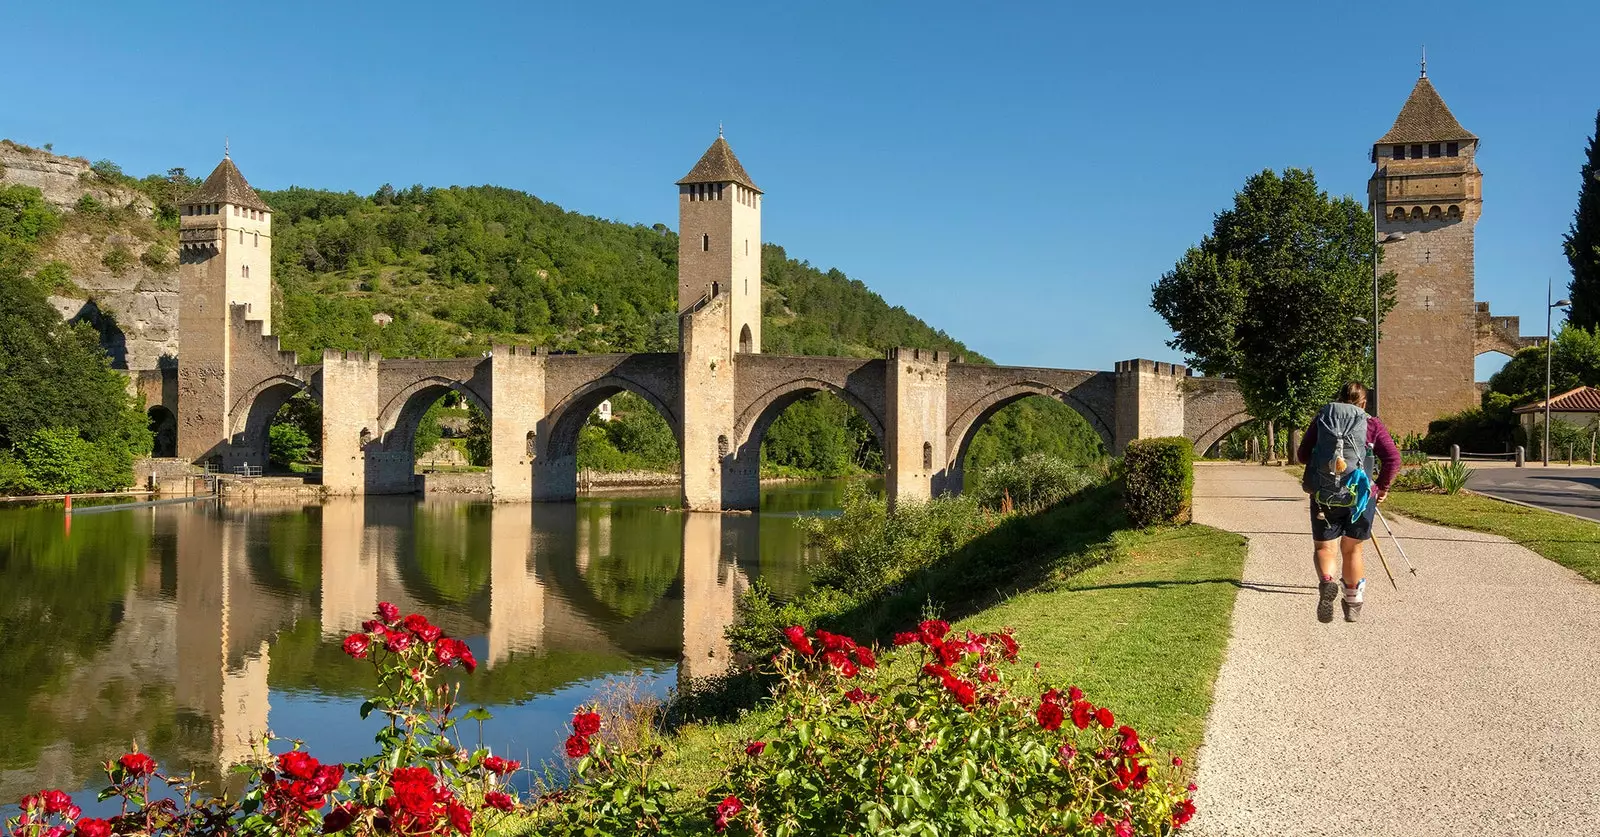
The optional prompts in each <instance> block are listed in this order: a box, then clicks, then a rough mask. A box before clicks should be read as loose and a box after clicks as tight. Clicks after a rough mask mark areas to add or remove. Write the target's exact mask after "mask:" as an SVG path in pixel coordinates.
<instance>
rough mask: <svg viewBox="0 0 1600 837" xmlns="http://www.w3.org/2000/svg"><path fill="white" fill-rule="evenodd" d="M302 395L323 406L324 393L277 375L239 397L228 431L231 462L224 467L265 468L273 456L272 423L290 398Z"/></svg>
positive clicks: (308, 385)
mask: <svg viewBox="0 0 1600 837" xmlns="http://www.w3.org/2000/svg"><path fill="white" fill-rule="evenodd" d="M302 392H303V393H306V394H307V395H308V396H309V397H310V398H311V399H312V400H313V401H315V402H317V404H318V405H319V406H320V405H321V403H322V393H320V392H317V391H316V389H315V388H313V387H312V386H311V385H310V384H309V383H307V382H306V381H303V380H301V379H299V378H296V377H293V376H291V375H274V376H272V377H270V378H268V379H266V380H264V381H262V382H260V383H258V384H256V385H255V386H253V387H251V388H250V389H249V390H247V391H246V392H245V393H244V395H241V396H239V398H238V399H236V400H235V401H234V403H233V409H232V410H230V411H229V415H230V416H232V419H233V426H232V427H230V428H229V429H228V430H229V436H228V438H229V439H230V440H231V442H232V444H231V446H230V447H231V459H232V461H230V462H226V463H224V465H226V466H227V467H230V468H231V467H235V466H238V465H245V464H248V465H251V466H260V467H262V468H263V469H265V468H266V467H267V464H268V461H269V459H270V456H271V449H270V446H271V434H270V430H271V427H272V420H273V419H274V418H275V417H276V416H277V415H278V411H279V410H281V409H283V406H284V405H285V404H287V403H289V399H291V398H293V397H295V396H296V395H298V394H300V393H302Z"/></svg>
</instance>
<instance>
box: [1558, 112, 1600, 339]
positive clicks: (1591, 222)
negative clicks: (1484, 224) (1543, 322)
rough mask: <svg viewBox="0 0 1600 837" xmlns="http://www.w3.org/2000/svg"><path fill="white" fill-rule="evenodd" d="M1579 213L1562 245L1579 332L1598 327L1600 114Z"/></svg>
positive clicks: (1585, 166)
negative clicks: (1569, 276) (1570, 278)
mask: <svg viewBox="0 0 1600 837" xmlns="http://www.w3.org/2000/svg"><path fill="white" fill-rule="evenodd" d="M1581 171H1582V175H1583V180H1582V185H1581V186H1579V187H1578V209H1577V211H1575V212H1574V213H1573V218H1572V229H1571V230H1570V231H1569V232H1568V233H1567V235H1566V238H1565V240H1564V243H1565V245H1566V251H1567V262H1568V263H1569V264H1571V265H1572V283H1571V284H1570V285H1568V290H1569V291H1570V295H1571V298H1572V314H1571V315H1570V316H1569V317H1568V322H1570V323H1572V324H1574V325H1577V326H1580V327H1582V328H1588V329H1593V328H1596V327H1600V112H1596V113H1595V117H1594V135H1593V136H1590V137H1589V153H1588V159H1586V160H1585V161H1584V164H1583V169H1582V170H1581Z"/></svg>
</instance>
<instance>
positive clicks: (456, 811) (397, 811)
mask: <svg viewBox="0 0 1600 837" xmlns="http://www.w3.org/2000/svg"><path fill="white" fill-rule="evenodd" d="M389 788H390V789H391V790H392V791H393V794H392V795H390V797H389V798H388V799H385V800H384V801H383V810H384V813H385V814H387V815H388V818H389V828H388V830H389V831H392V832H394V833H396V834H405V835H422V834H437V833H439V832H440V831H441V830H442V829H443V827H444V826H445V824H446V823H448V824H449V826H450V827H451V828H453V829H455V830H456V831H457V832H460V833H461V834H471V833H472V812H471V811H470V810H468V809H467V806H465V805H462V804H461V803H460V802H459V801H457V800H456V796H455V794H454V793H452V792H451V791H450V789H449V788H447V787H444V786H442V785H441V784H440V782H439V780H438V778H437V777H435V776H434V775H433V771H432V770H429V769H428V768H426V767H401V768H397V769H396V770H395V771H394V773H393V774H392V775H391V776H390V777H389Z"/></svg>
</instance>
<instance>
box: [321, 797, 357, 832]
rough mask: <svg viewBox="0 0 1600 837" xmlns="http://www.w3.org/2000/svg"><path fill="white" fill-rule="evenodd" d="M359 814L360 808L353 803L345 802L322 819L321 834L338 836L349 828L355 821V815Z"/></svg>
mask: <svg viewBox="0 0 1600 837" xmlns="http://www.w3.org/2000/svg"><path fill="white" fill-rule="evenodd" d="M359 813H361V806H359V805H357V804H356V803H354V802H346V803H344V804H343V805H340V806H337V807H335V808H334V809H333V810H332V811H329V812H328V815H327V816H325V817H323V818H322V833H323V834H338V833H339V832H341V831H343V830H345V829H347V828H349V827H350V824H351V823H353V822H355V821H356V815H357V814H359Z"/></svg>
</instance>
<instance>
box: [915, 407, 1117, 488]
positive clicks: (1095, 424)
mask: <svg viewBox="0 0 1600 837" xmlns="http://www.w3.org/2000/svg"><path fill="white" fill-rule="evenodd" d="M1036 395H1038V396H1044V397H1045V398H1049V399H1052V400H1054V401H1058V402H1060V403H1062V404H1065V405H1066V406H1068V407H1070V408H1072V410H1073V411H1074V412H1076V413H1077V414H1078V415H1080V416H1082V417H1083V419H1084V421H1085V422H1087V423H1088V425H1089V428H1090V429H1091V430H1093V431H1094V432H1095V435H1096V436H1099V437H1100V443H1101V445H1102V446H1104V448H1105V450H1106V451H1107V452H1110V451H1111V450H1113V445H1114V436H1113V435H1112V428H1111V425H1110V423H1109V422H1108V421H1107V419H1106V418H1104V417H1102V416H1101V415H1100V414H1099V413H1098V412H1096V411H1095V410H1094V408H1093V407H1091V406H1090V405H1088V404H1086V403H1084V402H1083V401H1081V400H1079V399H1078V397H1077V396H1075V395H1073V394H1072V393H1070V392H1067V391H1064V390H1061V389H1059V388H1057V387H1053V386H1050V385H1049V384H1046V383H1042V382H1039V381H1019V382H1017V383H1013V384H1008V385H1006V386H1003V387H999V388H996V389H994V390H992V391H990V392H988V393H987V394H985V395H984V396H983V397H981V398H979V399H977V400H976V401H975V402H973V404H972V406H970V407H968V408H967V409H966V410H965V411H964V412H963V413H962V414H961V415H959V416H957V417H956V418H955V420H954V421H952V422H950V425H949V428H948V429H947V431H946V438H947V439H948V440H950V442H951V444H950V446H949V451H950V458H949V460H948V461H947V462H946V463H945V473H946V474H947V477H946V480H945V486H944V488H945V490H946V491H948V492H949V493H951V494H959V493H961V490H962V488H963V487H964V486H965V484H966V461H967V453H968V451H969V450H970V449H971V448H972V440H973V439H975V438H977V435H978V431H979V430H981V429H983V426H984V424H985V423H987V422H988V421H989V419H991V418H993V417H994V415H995V414H996V413H998V412H1000V411H1001V410H1003V409H1005V408H1006V407H1009V406H1010V405H1012V404H1015V403H1016V402H1018V401H1021V400H1022V399H1024V398H1029V397H1032V396H1036Z"/></svg>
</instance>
